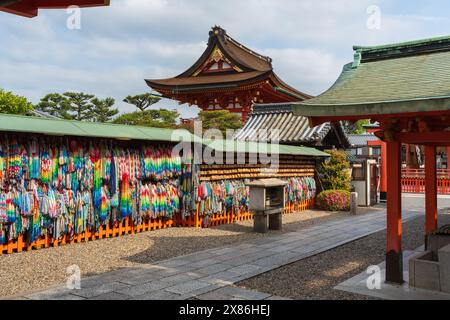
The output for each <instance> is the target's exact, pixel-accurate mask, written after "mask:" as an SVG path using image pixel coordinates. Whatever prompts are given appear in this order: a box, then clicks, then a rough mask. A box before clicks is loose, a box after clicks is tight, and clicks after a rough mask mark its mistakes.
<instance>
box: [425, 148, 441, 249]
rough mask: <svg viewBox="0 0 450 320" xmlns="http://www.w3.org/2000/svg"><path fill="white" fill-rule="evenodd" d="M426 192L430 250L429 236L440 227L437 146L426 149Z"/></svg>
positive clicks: (426, 236) (426, 224) (426, 237)
mask: <svg viewBox="0 0 450 320" xmlns="http://www.w3.org/2000/svg"><path fill="white" fill-rule="evenodd" d="M425 190H426V192H425V213H426V218H425V247H426V248H428V236H429V235H430V234H431V233H433V231H435V230H436V229H437V226H438V224H437V219H438V208H437V171H436V146H426V147H425Z"/></svg>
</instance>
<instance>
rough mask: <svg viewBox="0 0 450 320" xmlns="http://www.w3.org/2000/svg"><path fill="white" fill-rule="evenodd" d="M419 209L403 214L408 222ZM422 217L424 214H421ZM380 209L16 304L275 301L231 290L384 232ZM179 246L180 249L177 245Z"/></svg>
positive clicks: (92, 280)
mask: <svg viewBox="0 0 450 320" xmlns="http://www.w3.org/2000/svg"><path fill="white" fill-rule="evenodd" d="M421 211H422V210H415V208H413V209H411V210H410V211H408V212H407V213H405V214H404V220H405V221H408V220H411V219H414V218H416V217H418V216H419V215H420V214H423V213H421ZM422 212H423V211H422ZM385 227H386V216H385V211H384V210H380V209H378V210H375V211H373V212H371V213H367V214H365V215H361V216H356V217H350V216H349V217H347V218H344V219H342V220H339V221H331V222H327V223H323V224H320V225H315V226H312V227H309V228H305V229H301V230H299V231H298V232H290V233H285V234H282V235H276V236H271V237H268V238H266V239H260V240H254V241H249V242H246V243H242V244H239V245H233V246H228V247H224V248H221V249H210V250H205V251H200V252H196V253H193V254H189V255H186V256H181V257H176V258H173V259H169V260H165V261H161V262H159V263H155V264H152V265H145V266H142V267H138V268H128V269H122V270H118V271H114V272H109V273H105V274H103V275H99V276H95V277H92V278H86V279H83V280H82V282H81V289H80V290H69V289H67V288H65V287H57V288H53V289H50V290H46V291H41V292H37V293H32V294H26V295H23V296H20V297H18V298H19V299H39V300H41V299H58V300H59V299H61V300H63V299H67V300H73V299H78V300H80V299H100V300H107V299H110V300H111V299H112V300H124V299H138V300H185V299H192V298H197V297H198V298H205V299H215V298H217V299H220V298H221V297H222V298H223V297H226V298H230V297H231V298H235V299H241V300H244V299H249V300H261V299H277V298H278V297H271V296H270V295H267V294H263V293H259V292H253V291H247V290H242V289H239V288H233V287H230V285H232V284H234V283H237V282H239V281H241V280H244V279H248V278H251V277H254V276H256V275H259V274H262V273H265V272H267V271H270V270H273V269H276V268H279V267H281V266H283V265H286V264H289V263H292V262H295V261H298V260H301V259H304V258H307V257H310V256H312V255H315V254H318V253H321V252H324V251H327V250H329V249H332V248H334V247H337V246H340V245H343V244H345V243H348V242H351V241H354V240H356V239H359V238H361V237H365V236H367V235H370V234H372V233H375V232H378V231H381V230H384V229H385ZM180 245H183V244H182V243H180Z"/></svg>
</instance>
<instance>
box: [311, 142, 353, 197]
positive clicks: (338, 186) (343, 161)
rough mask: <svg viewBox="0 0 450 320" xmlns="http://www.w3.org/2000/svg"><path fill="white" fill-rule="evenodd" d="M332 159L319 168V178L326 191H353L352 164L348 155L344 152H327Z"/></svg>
mask: <svg viewBox="0 0 450 320" xmlns="http://www.w3.org/2000/svg"><path fill="white" fill-rule="evenodd" d="M327 153H329V154H330V156H331V157H330V159H328V160H326V161H325V162H324V163H322V165H321V166H319V168H318V169H319V177H320V180H321V181H322V185H323V189H324V190H346V191H350V189H351V180H352V177H351V175H350V171H349V170H350V168H351V167H350V162H348V160H347V154H346V153H345V152H343V151H338V150H331V151H327Z"/></svg>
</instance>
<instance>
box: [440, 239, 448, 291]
mask: <svg viewBox="0 0 450 320" xmlns="http://www.w3.org/2000/svg"><path fill="white" fill-rule="evenodd" d="M439 263H440V265H441V268H440V269H441V270H440V279H441V291H442V292H445V293H450V246H446V247H445V248H442V249H441V250H439Z"/></svg>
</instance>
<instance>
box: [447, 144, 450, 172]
mask: <svg viewBox="0 0 450 320" xmlns="http://www.w3.org/2000/svg"><path fill="white" fill-rule="evenodd" d="M447 170H450V147H447Z"/></svg>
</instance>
